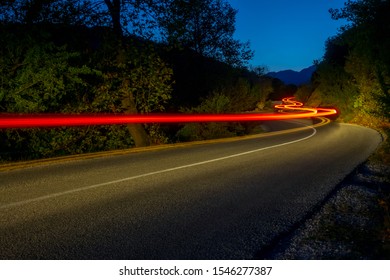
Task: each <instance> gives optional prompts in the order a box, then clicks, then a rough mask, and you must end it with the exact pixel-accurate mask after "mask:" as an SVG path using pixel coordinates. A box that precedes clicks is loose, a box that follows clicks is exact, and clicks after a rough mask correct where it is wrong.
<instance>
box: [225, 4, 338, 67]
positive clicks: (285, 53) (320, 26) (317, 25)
mask: <svg viewBox="0 0 390 280" xmlns="http://www.w3.org/2000/svg"><path fill="white" fill-rule="evenodd" d="M227 1H228V2H229V3H230V4H231V5H232V7H233V8H235V9H238V14H237V17H236V33H235V37H236V38H237V39H240V40H241V41H248V40H249V41H250V43H251V48H252V49H253V50H254V51H255V57H254V59H253V61H251V64H252V65H254V66H258V65H259V66H267V67H268V70H269V71H279V70H286V69H292V70H296V71H299V70H301V69H303V68H306V67H308V66H310V65H312V64H313V61H314V60H315V59H321V57H322V56H323V54H324V46H325V41H326V39H327V38H329V37H331V36H334V35H336V34H337V32H338V31H337V30H338V28H339V27H340V26H341V25H344V24H345V22H340V21H335V20H332V19H331V17H330V14H329V12H328V10H329V8H341V7H343V6H344V5H343V4H344V2H345V0H227Z"/></svg>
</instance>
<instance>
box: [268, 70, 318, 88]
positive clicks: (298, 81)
mask: <svg viewBox="0 0 390 280" xmlns="http://www.w3.org/2000/svg"><path fill="white" fill-rule="evenodd" d="M316 69H317V67H316V66H315V65H312V66H310V67H308V68H305V69H302V70H301V71H299V72H297V71H293V70H283V71H278V72H269V73H267V76H269V77H272V78H277V79H279V80H281V81H282V82H283V83H285V84H287V85H289V84H293V85H297V86H299V85H302V84H306V83H309V82H310V79H311V76H312V75H313V73H314V71H315V70H316Z"/></svg>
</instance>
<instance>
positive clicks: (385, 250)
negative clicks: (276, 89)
mask: <svg viewBox="0 0 390 280" xmlns="http://www.w3.org/2000/svg"><path fill="white" fill-rule="evenodd" d="M330 14H331V16H332V18H333V19H335V20H339V19H345V20H347V21H348V24H347V25H346V26H344V27H342V28H341V29H340V31H339V33H338V34H337V35H336V36H334V37H332V38H329V39H328V40H327V42H326V44H325V50H326V51H325V55H324V57H323V58H322V59H321V60H320V61H317V62H316V64H317V71H316V72H315V74H314V75H313V77H312V82H311V84H310V85H303V86H301V87H299V88H298V90H297V92H296V97H297V99H299V100H301V101H303V102H305V103H306V104H307V105H309V106H314V107H315V106H337V108H338V109H339V111H340V115H339V118H338V121H342V122H348V123H355V124H359V125H363V126H367V127H371V128H373V129H376V130H378V131H379V132H381V134H382V136H383V143H382V145H381V146H380V147H379V149H378V150H377V152H376V153H375V154H374V155H373V156H372V157H371V158H370V159H369V161H368V162H366V163H365V164H364V165H362V166H361V167H359V168H358V169H357V170H356V174H355V176H354V178H360V177H362V176H365V177H367V178H368V179H365V180H364V181H362V182H358V183H357V184H355V186H354V188H355V189H356V190H355V191H354V193H353V194H350V195H347V196H345V195H344V198H345V199H347V202H348V203H350V202H351V201H352V199H355V196H356V193H358V192H365V191H366V190H370V191H372V192H375V195H371V197H369V196H367V197H365V199H366V203H365V202H364V199H361V203H362V205H364V207H367V209H368V210H367V211H368V212H366V213H365V215H366V214H370V216H369V217H371V218H372V219H378V217H379V222H378V223H375V226H372V227H368V228H364V229H363V228H361V227H359V226H358V227H357V226H356V225H352V226H353V227H354V228H353V230H351V228H350V227H351V223H349V222H346V223H337V224H335V225H332V222H333V223H334V220H335V219H336V218H335V217H334V216H337V215H338V214H337V213H334V212H332V215H333V216H332V217H331V218H329V217H328V215H327V214H326V215H323V216H322V218H321V221H322V222H321V223H322V224H326V225H328V226H329V228H327V229H324V232H323V233H322V235H321V234H320V231H321V230H320V229H319V230H318V231H317V232H314V236H316V237H315V238H316V239H317V240H318V238H320V240H322V241H323V240H324V239H323V238H322V237H324V236H325V235H326V239H325V240H326V242H328V244H330V243H331V242H335V240H337V241H339V242H341V241H340V238H344V239H345V238H349V240H348V242H349V245H348V246H350V245H354V248H355V249H351V250H352V251H350V252H349V253H348V254H347V255H345V256H344V257H345V258H354V257H353V256H354V255H353V254H355V253H358V256H359V257H358V258H361V257H362V258H367V257H369V258H385V259H388V257H389V255H390V216H389V209H390V177H389V171H390V141H389V137H390V122H389V117H390V115H389V114H390V52H389V50H390V36H389V35H390V18H389V14H390V1H381V0H357V1H350V0H348V1H346V3H345V5H344V8H342V9H331V10H330ZM367 170H369V172H368V171H367ZM359 176H360V177H359ZM370 178H371V179H370ZM356 180H357V179H356ZM347 183H351V182H347ZM355 183H356V182H355ZM347 187H349V186H347ZM345 192H346V191H345V190H340V193H345ZM348 197H349V198H348ZM335 199H338V198H337V197H336V198H335ZM348 199H349V201H348ZM330 205H331V203H330ZM345 205H347V203H345V204H344V205H342V204H341V205H338V207H343V206H345ZM337 211H338V212H339V211H340V209H337ZM344 212H345V213H344V214H345V215H348V216H349V217H355V218H356V220H361V219H362V216H361V213H358V210H356V209H353V208H350V207H349V208H348V209H347V210H345V211H344ZM373 213H377V215H373ZM343 230H345V232H341V237H337V236H340V231H343ZM348 232H350V233H352V234H346V233H348ZM362 233H364V234H362ZM319 234H320V235H319ZM344 239H343V240H344ZM342 242H344V241H342ZM342 242H341V243H342ZM370 242H374V243H375V244H371V243H370ZM302 244H303V243H302ZM302 244H301V245H302ZM370 244H371V245H370ZM312 245H313V244H312ZM312 245H307V244H306V245H305V246H308V247H310V246H312ZM367 245H369V246H371V248H369V249H368V248H367ZM314 246H316V245H314ZM365 246H366V247H365ZM330 248H331V249H332V250H334V251H335V250H336V249H337V248H334V247H332V246H330ZM359 250H360V251H359ZM373 250H376V251H375V252H373ZM364 252H366V253H367V254H366V255H365V254H364ZM368 252H369V253H368ZM301 257H302V256H301ZM312 257H313V256H312ZM342 257H343V256H342V255H337V253H336V254H333V255H332V254H330V255H325V256H322V257H319V255H317V257H316V256H314V258H342Z"/></svg>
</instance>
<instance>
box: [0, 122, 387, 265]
mask: <svg viewBox="0 0 390 280" xmlns="http://www.w3.org/2000/svg"><path fill="white" fill-rule="evenodd" d="M303 126H304V125H303V124H301V123H295V122H269V123H267V128H268V129H269V130H280V129H286V128H291V127H303ZM380 141H381V138H380V136H379V134H378V133H377V132H375V131H373V130H371V129H368V128H363V127H358V126H353V125H346V124H337V123H330V124H328V125H325V126H321V127H318V128H315V129H314V128H309V127H307V129H305V130H301V131H295V132H290V133H283V134H278V135H273V136H259V137H253V138H250V139H244V140H240V141H227V142H222V143H212V144H210V143H208V144H202V145H190V146H186V147H177V148H169V149H162V150H157V151H147V152H140V153H131V154H126V155H119V156H107V157H103V158H95V159H86V160H77V161H71V162H67V163H57V164H50V165H45V166H37V167H32V168H25V169H20V170H12V171H4V172H0V258H1V259H252V258H254V257H255V256H256V254H257V253H258V252H259V251H260V250H262V249H263V248H265V246H267V245H268V244H269V243H270V242H271V241H272V240H273V239H274V238H276V237H278V236H279V235H280V234H281V233H283V232H286V231H288V230H289V229H290V228H291V227H292V225H294V224H295V223H297V222H299V221H300V220H301V219H302V218H303V217H304V216H305V215H306V214H307V213H308V212H309V211H311V209H313V207H314V206H316V205H318V203H320V202H321V201H322V200H323V199H324V198H325V197H326V196H327V195H328V194H329V193H330V192H331V191H332V190H333V189H334V187H335V186H336V185H337V183H339V182H340V181H341V180H342V179H343V178H344V177H345V176H346V175H347V174H348V173H350V172H351V171H352V170H353V168H355V167H356V166H357V165H358V164H360V163H361V162H363V161H364V160H366V159H367V157H368V156H369V155H370V154H371V153H372V152H373V151H374V150H375V148H376V147H377V145H378V144H379V143H380Z"/></svg>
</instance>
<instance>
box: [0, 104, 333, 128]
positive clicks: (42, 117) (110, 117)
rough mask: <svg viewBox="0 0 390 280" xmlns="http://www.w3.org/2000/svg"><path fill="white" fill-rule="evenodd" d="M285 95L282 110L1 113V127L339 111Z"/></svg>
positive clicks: (269, 117)
mask: <svg viewBox="0 0 390 280" xmlns="http://www.w3.org/2000/svg"><path fill="white" fill-rule="evenodd" d="M293 99H294V98H293V97H289V98H284V99H283V100H282V101H283V104H280V105H276V106H275V108H276V109H278V110H279V111H280V112H279V113H235V114H148V115H142V114H116V115H114V114H95V115H93V114H1V115H0V129H1V128H3V129H4V128H32V127H61V126H86V125H117V124H136V123H190V122H247V121H267V120H286V119H300V118H311V117H325V116H330V115H335V114H337V111H336V110H335V109H327V108H306V107H303V103H301V102H298V101H295V100H293Z"/></svg>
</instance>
